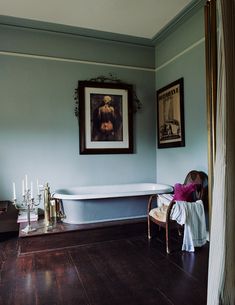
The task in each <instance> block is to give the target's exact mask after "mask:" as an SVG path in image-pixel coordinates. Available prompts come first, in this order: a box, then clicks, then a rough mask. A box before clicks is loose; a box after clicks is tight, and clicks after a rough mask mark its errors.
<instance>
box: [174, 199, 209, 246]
mask: <svg viewBox="0 0 235 305" xmlns="http://www.w3.org/2000/svg"><path fill="white" fill-rule="evenodd" d="M171 219H172V220H176V221H177V222H178V223H179V224H180V225H184V237H183V245H182V250H184V251H189V252H194V247H201V246H203V245H204V244H205V243H206V220H205V212H204V206H203V202H202V200H198V201H196V202H186V201H176V203H175V204H174V206H173V209H172V211H171Z"/></svg>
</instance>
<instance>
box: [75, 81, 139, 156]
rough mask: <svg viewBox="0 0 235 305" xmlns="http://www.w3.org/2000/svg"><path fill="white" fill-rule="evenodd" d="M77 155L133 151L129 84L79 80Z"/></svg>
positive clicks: (130, 87) (130, 88)
mask: <svg viewBox="0 0 235 305" xmlns="http://www.w3.org/2000/svg"><path fill="white" fill-rule="evenodd" d="M78 94H79V137H80V154H120V153H133V126H132V124H133V119H132V115H133V113H132V86H131V85H127V84H121V83H118V84H116V83H105V82H93V81H79V83H78Z"/></svg>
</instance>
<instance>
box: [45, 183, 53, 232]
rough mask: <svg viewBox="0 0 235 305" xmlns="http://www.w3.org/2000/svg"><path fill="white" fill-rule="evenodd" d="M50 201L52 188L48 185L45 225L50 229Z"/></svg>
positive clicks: (46, 189) (46, 187) (46, 188)
mask: <svg viewBox="0 0 235 305" xmlns="http://www.w3.org/2000/svg"><path fill="white" fill-rule="evenodd" d="M50 199H51V194H50V187H49V184H48V183H47V184H46V186H45V188H44V219H45V225H46V226H47V227H49V226H50V225H51V222H50V220H51V217H50Z"/></svg>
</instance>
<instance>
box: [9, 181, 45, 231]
mask: <svg viewBox="0 0 235 305" xmlns="http://www.w3.org/2000/svg"><path fill="white" fill-rule="evenodd" d="M22 197H23V198H22V200H20V202H19V203H18V202H17V200H16V187H15V182H13V204H14V206H15V207H16V209H18V210H20V211H27V222H28V224H27V226H26V227H25V228H24V229H22V230H21V231H22V232H24V233H26V234H29V233H30V232H32V231H35V230H36V228H35V227H32V226H31V220H30V212H31V211H33V210H35V209H37V206H38V205H40V202H41V197H42V195H41V194H40V193H38V195H37V198H36V199H34V194H33V182H32V181H31V182H30V188H28V176H27V175H25V178H24V179H23V180H22Z"/></svg>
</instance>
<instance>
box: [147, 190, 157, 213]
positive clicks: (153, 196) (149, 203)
mask: <svg viewBox="0 0 235 305" xmlns="http://www.w3.org/2000/svg"><path fill="white" fill-rule="evenodd" d="M157 197H158V195H157V194H154V195H151V196H150V197H149V200H148V208H147V214H149V212H150V211H151V210H152V203H153V200H154V198H156V200H157Z"/></svg>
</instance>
